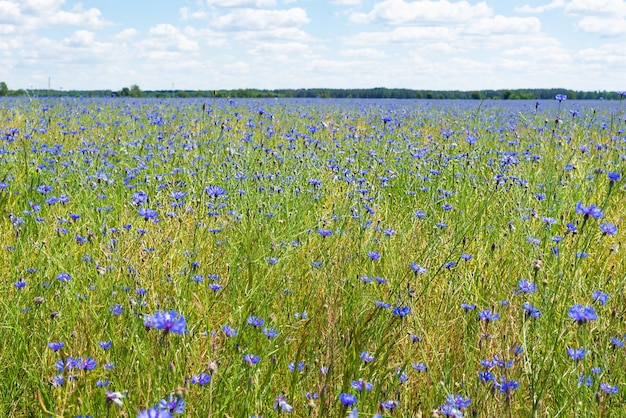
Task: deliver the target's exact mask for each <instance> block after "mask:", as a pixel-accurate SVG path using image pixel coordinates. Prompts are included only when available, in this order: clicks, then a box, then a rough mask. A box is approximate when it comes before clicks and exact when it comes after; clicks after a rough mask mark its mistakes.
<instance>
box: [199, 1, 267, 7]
mask: <svg viewBox="0 0 626 418" xmlns="http://www.w3.org/2000/svg"><path fill="white" fill-rule="evenodd" d="M207 5H208V6H210V7H232V8H237V7H274V6H276V0H207Z"/></svg>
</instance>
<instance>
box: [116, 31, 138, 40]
mask: <svg viewBox="0 0 626 418" xmlns="http://www.w3.org/2000/svg"><path fill="white" fill-rule="evenodd" d="M137 35H139V31H138V30H137V29H135V28H126V29H123V30H121V31H119V32H118V33H116V34H115V35H113V36H112V37H111V39H112V40H113V41H116V42H126V41H130V40H131V39H133V38H134V37H136V36H137Z"/></svg>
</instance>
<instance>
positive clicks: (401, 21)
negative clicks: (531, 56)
mask: <svg viewBox="0 0 626 418" xmlns="http://www.w3.org/2000/svg"><path fill="white" fill-rule="evenodd" d="M491 15H493V11H492V9H491V7H489V6H488V5H487V3H486V2H484V1H483V2H480V3H476V4H472V3H469V2H467V1H459V2H455V3H452V2H450V1H448V0H436V1H433V0H420V1H414V2H406V1H404V0H384V1H381V2H378V3H376V4H375V5H374V8H373V9H372V11H370V12H369V13H353V14H352V15H351V16H350V20H351V21H352V22H354V23H373V22H381V23H387V24H390V25H409V24H446V25H449V24H450V23H458V22H466V21H469V20H472V19H480V18H485V17H489V16H491Z"/></svg>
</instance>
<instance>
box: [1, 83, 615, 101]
mask: <svg viewBox="0 0 626 418" xmlns="http://www.w3.org/2000/svg"><path fill="white" fill-rule="evenodd" d="M557 94H565V95H567V97H568V99H572V100H574V99H578V100H601V99H606V100H618V99H620V98H623V97H624V92H615V91H581V90H570V89H563V88H551V89H545V88H544V89H499V90H471V91H464V90H413V89H403V88H385V87H375V88H368V89H325V88H309V89H274V90H268V89H251V88H247V89H233V90H145V91H144V90H142V89H141V88H140V87H139V86H138V85H136V84H133V85H132V86H130V87H123V88H122V89H120V90H108V89H106V90H49V89H30V90H24V89H18V90H10V89H9V88H8V86H7V84H6V83H5V82H0V96H29V97H135V98H139V97H157V98H166V97H177V98H186V97H203V98H206V97H219V98H329V99H448V100H550V99H554V97H555V96H556V95H557Z"/></svg>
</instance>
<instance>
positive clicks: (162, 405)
mask: <svg viewBox="0 0 626 418" xmlns="http://www.w3.org/2000/svg"><path fill="white" fill-rule="evenodd" d="M159 409H160V410H162V411H169V412H173V413H175V414H182V413H183V412H185V400H184V399H183V398H179V397H178V396H174V395H170V396H169V398H168V399H167V400H165V399H161V402H159Z"/></svg>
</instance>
